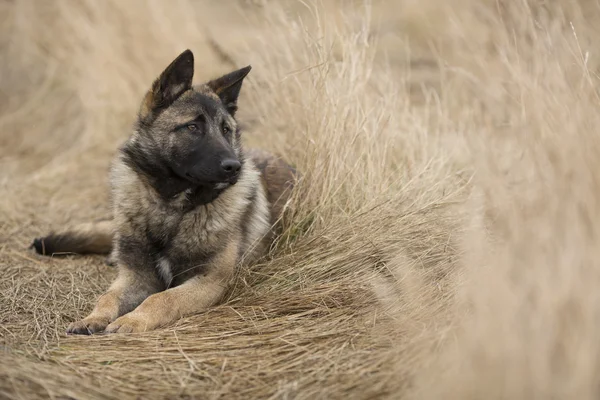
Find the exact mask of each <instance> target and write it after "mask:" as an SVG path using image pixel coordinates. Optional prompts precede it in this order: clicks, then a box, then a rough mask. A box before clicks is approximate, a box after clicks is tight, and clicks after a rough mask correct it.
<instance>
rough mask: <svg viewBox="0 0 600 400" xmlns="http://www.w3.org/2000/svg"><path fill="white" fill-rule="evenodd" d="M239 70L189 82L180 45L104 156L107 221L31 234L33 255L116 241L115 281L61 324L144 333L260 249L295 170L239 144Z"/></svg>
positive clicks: (208, 294)
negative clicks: (89, 307) (109, 161)
mask: <svg viewBox="0 0 600 400" xmlns="http://www.w3.org/2000/svg"><path fill="white" fill-rule="evenodd" d="M249 72H250V66H248V67H245V68H241V69H238V70H236V71H233V72H231V73H228V74H226V75H224V76H222V77H220V78H217V79H214V80H211V81H209V82H208V83H205V84H202V85H198V86H192V77H193V73H194V57H193V55H192V53H191V51H189V50H186V51H184V52H183V53H182V54H181V55H179V56H178V57H177V58H176V59H175V60H174V61H173V62H172V63H171V64H169V66H168V67H167V68H166V69H165V70H164V71H163V72H162V73H161V74H160V76H159V77H158V78H157V79H156V80H155V81H154V82H153V84H152V86H151V88H150V90H149V91H148V92H147V93H146V96H145V97H144V100H143V102H142V105H141V107H140V111H139V116H138V120H137V122H136V123H135V125H134V130H133V132H132V134H131V136H130V138H129V140H128V141H127V142H126V143H125V144H124V146H123V147H122V149H121V152H119V154H118V155H117V157H116V158H115V160H114V163H113V166H112V169H111V183H112V200H113V201H112V203H113V210H112V211H113V220H112V221H111V222H107V223H105V224H104V225H98V224H90V225H86V226H84V227H80V228H76V229H72V230H68V231H65V232H59V233H58V234H53V235H49V236H46V237H45V238H42V239H36V241H34V245H33V246H34V247H35V249H36V251H38V252H39V253H42V254H52V253H59V252H71V253H84V252H99V251H101V252H108V251H111V246H110V245H111V244H112V243H114V248H112V251H111V257H110V260H111V261H114V262H115V263H116V265H117V268H118V271H119V274H118V277H117V279H116V280H115V281H114V282H113V283H112V285H111V286H110V288H109V289H108V291H107V292H106V293H105V294H104V295H103V296H101V297H100V298H99V300H98V303H97V304H96V307H95V308H94V310H93V311H92V312H91V314H90V315H88V316H87V317H86V318H84V319H83V320H81V321H77V322H75V323H73V324H71V326H70V327H69V328H68V330H67V332H68V333H79V334H89V333H95V332H99V331H103V330H104V331H106V332H120V333H127V332H135V331H144V330H150V329H154V328H157V327H159V326H161V325H165V324H169V323H171V322H173V321H175V320H176V319H177V318H179V317H182V316H186V315H190V314H193V313H196V312H199V311H201V310H203V309H206V308H207V307H210V306H212V305H214V304H215V303H217V302H218V301H219V300H220V298H221V297H222V295H223V294H224V292H225V288H226V287H227V284H228V283H229V282H230V280H231V278H232V277H233V275H234V269H235V267H236V266H238V265H244V264H245V263H248V262H251V261H252V260H256V259H257V258H258V257H260V256H262V255H263V254H264V252H265V251H266V249H267V248H268V241H269V240H270V239H271V238H272V235H271V234H272V232H273V230H272V228H273V226H272V223H273V222H274V221H276V220H277V219H278V217H279V215H280V214H281V212H282V210H283V208H284V205H285V204H286V202H287V199H289V195H290V189H291V187H292V183H293V180H294V170H293V169H291V168H290V167H289V166H288V165H287V164H286V163H285V162H283V161H282V160H280V159H278V158H277V157H274V156H272V155H270V154H269V153H266V152H260V153H252V156H250V157H247V155H246V153H245V152H244V151H243V149H242V144H241V130H240V129H239V125H238V123H237V120H236V119H235V116H234V115H235V112H236V110H237V100H238V96H239V94H240V90H241V87H242V82H243V80H244V78H245V77H246V76H247V75H248V73H249ZM257 163H258V164H260V167H259V168H257V166H256V164H257ZM113 235H114V237H113Z"/></svg>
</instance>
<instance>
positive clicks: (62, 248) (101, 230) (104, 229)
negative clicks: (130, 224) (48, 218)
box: [31, 220, 113, 256]
mask: <svg viewBox="0 0 600 400" xmlns="http://www.w3.org/2000/svg"><path fill="white" fill-rule="evenodd" d="M112 241H113V222H112V221H111V220H103V221H98V222H88V223H85V224H80V225H76V226H74V227H72V228H70V229H66V230H64V231H59V232H53V233H50V234H49V235H48V236H44V237H40V238H36V239H34V241H33V243H32V245H31V247H34V248H35V251H36V252H37V253H39V254H43V255H48V256H51V255H61V254H73V253H75V254H89V253H94V254H108V253H110V251H111V249H112Z"/></svg>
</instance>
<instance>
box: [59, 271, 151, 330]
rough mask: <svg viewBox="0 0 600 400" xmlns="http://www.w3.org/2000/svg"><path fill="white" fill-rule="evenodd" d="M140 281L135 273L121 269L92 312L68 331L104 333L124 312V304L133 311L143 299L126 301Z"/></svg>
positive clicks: (74, 323) (71, 325)
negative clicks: (129, 293)
mask: <svg viewBox="0 0 600 400" xmlns="http://www.w3.org/2000/svg"><path fill="white" fill-rule="evenodd" d="M139 279H140V277H139V276H137V275H136V274H135V273H134V272H133V271H131V270H128V269H126V268H121V269H120V270H119V275H118V277H117V279H116V280H115V281H114V282H113V283H112V284H111V285H110V287H109V288H108V290H107V291H106V293H104V294H103V295H102V296H100V297H99V298H98V302H97V303H96V306H95V307H94V309H93V310H92V312H91V313H90V314H89V315H88V316H87V317H85V318H84V319H82V320H81V321H76V322H73V323H71V324H70V325H69V327H68V328H67V331H68V332H78V333H88V334H92V333H95V332H100V331H103V330H104V328H106V326H107V325H108V324H109V323H111V322H112V321H114V320H115V319H117V317H118V316H119V314H120V313H122V312H123V311H122V309H123V304H124V303H129V305H128V307H129V308H131V309H133V308H135V307H136V306H137V304H139V302H141V301H142V300H143V298H139V299H135V298H133V299H126V298H125V296H126V294H127V291H128V290H130V289H131V288H132V287H135V286H138V285H139Z"/></svg>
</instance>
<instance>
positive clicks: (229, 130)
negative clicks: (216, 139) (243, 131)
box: [222, 124, 231, 135]
mask: <svg viewBox="0 0 600 400" xmlns="http://www.w3.org/2000/svg"><path fill="white" fill-rule="evenodd" d="M222 129H223V135H227V134H228V133H229V132H231V129H229V127H228V126H227V125H225V124H223V128H222Z"/></svg>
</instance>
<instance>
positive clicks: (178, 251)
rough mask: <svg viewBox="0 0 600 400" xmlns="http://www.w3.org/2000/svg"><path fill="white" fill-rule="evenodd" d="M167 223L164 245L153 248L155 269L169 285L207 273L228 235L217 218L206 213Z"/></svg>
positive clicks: (163, 237) (201, 212) (162, 233)
mask: <svg viewBox="0 0 600 400" xmlns="http://www.w3.org/2000/svg"><path fill="white" fill-rule="evenodd" d="M164 221H165V223H164V225H162V232H161V238H162V241H161V242H162V243H159V244H157V245H156V246H154V247H155V250H156V253H155V254H156V258H155V260H156V261H155V263H156V265H155V268H156V272H157V273H158V276H159V277H160V278H161V279H162V280H163V282H165V284H166V285H167V286H174V285H177V284H179V283H181V282H182V281H185V280H186V279H188V278H190V277H191V276H194V275H198V274H202V273H204V271H206V268H208V266H209V263H210V259H211V258H212V257H213V256H214V254H215V253H216V252H217V251H218V249H219V248H220V246H221V244H223V243H224V242H225V241H226V236H227V235H226V233H225V231H226V229H224V225H223V224H222V221H220V220H219V218H218V215H212V214H209V213H207V212H206V210H200V211H199V212H194V213H188V214H185V215H183V216H179V218H168V217H166V218H165V220H164Z"/></svg>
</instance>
